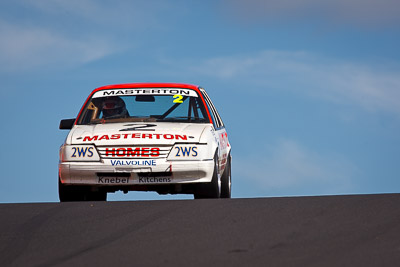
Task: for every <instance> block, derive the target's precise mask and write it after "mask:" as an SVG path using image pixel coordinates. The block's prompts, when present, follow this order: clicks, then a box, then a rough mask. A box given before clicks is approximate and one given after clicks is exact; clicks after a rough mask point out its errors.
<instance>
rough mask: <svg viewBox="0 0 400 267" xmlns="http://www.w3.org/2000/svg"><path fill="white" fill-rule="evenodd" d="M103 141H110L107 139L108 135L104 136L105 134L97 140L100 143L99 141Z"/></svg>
mask: <svg viewBox="0 0 400 267" xmlns="http://www.w3.org/2000/svg"><path fill="white" fill-rule="evenodd" d="M103 139H106V140H110V138H108V135H106V134H105V135H103V136H102V137H100V138H99V141H100V140H103Z"/></svg>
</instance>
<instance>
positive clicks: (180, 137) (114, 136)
mask: <svg viewBox="0 0 400 267" xmlns="http://www.w3.org/2000/svg"><path fill="white" fill-rule="evenodd" d="M81 138H82V137H80V138H79V139H81ZM119 139H166V140H187V139H188V137H187V135H179V134H149V133H133V134H104V135H94V136H84V137H83V142H93V141H101V140H119Z"/></svg>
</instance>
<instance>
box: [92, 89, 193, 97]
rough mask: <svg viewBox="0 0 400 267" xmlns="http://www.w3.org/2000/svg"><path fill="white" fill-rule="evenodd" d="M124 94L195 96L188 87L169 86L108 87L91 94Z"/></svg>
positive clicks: (99, 95)
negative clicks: (139, 87) (173, 87)
mask: <svg viewBox="0 0 400 267" xmlns="http://www.w3.org/2000/svg"><path fill="white" fill-rule="evenodd" d="M126 95H173V96H174V95H182V96H194V97H197V93H196V92H195V91H193V90H190V89H179V88H177V89H169V88H142V89H109V90H101V91H98V92H96V93H95V94H94V95H93V98H98V97H107V96H126Z"/></svg>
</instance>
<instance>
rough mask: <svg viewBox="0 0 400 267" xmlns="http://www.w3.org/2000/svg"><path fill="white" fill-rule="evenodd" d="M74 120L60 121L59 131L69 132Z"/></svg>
mask: <svg viewBox="0 0 400 267" xmlns="http://www.w3.org/2000/svg"><path fill="white" fill-rule="evenodd" d="M74 123H75V119H66V120H61V121H60V130H71V129H72V127H73V126H74Z"/></svg>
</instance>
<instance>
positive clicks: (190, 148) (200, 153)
mask: <svg viewBox="0 0 400 267" xmlns="http://www.w3.org/2000/svg"><path fill="white" fill-rule="evenodd" d="M208 150H209V149H208V146H207V145H204V144H201V145H199V144H176V145H174V146H173V147H172V149H171V151H170V153H169V155H168V158H167V159H168V160H206V159H208V158H209V157H210V156H209V154H210V153H209V151H208ZM211 159H212V156H211Z"/></svg>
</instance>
